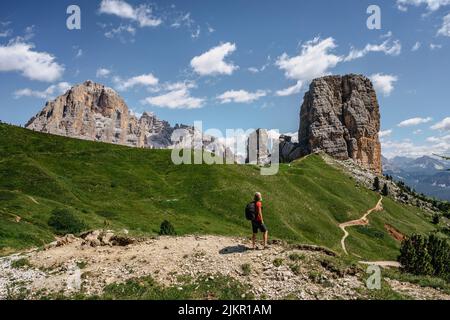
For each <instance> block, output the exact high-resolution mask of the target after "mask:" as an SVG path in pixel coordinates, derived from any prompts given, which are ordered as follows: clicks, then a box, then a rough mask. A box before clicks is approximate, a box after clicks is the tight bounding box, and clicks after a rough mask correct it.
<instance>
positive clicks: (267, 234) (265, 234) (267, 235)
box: [263, 231, 269, 248]
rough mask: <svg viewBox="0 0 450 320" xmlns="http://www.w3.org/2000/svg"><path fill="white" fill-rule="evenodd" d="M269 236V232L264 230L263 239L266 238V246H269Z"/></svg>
mask: <svg viewBox="0 0 450 320" xmlns="http://www.w3.org/2000/svg"><path fill="white" fill-rule="evenodd" d="M268 238H269V232H268V231H266V232H264V235H263V239H264V248H265V247H267V240H268Z"/></svg>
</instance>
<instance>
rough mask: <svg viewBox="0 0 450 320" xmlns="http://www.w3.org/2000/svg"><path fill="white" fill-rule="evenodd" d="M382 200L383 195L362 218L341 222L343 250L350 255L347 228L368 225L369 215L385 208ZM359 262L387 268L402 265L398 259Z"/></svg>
mask: <svg viewBox="0 0 450 320" xmlns="http://www.w3.org/2000/svg"><path fill="white" fill-rule="evenodd" d="M382 202H383V196H380V200H378V202H377V204H376V206H375V207H373V208H371V209H369V210H367V212H366V213H365V214H364V215H363V216H362V218H360V219H358V220H352V221H347V222H344V223H341V224H340V225H339V228H341V230H342V231H344V236H343V237H342V239H341V246H342V250H344V252H345V254H347V255H348V252H347V247H346V246H345V239H347V237H348V236H349V233H348V231H347V230H346V228H347V227H354V226H366V225H368V224H369V219H368V218H367V217H368V216H369V215H370V214H371V213H372V212H374V211H382V210H383V205H382ZM359 263H361V264H366V265H376V266H380V267H385V268H389V267H393V268H400V267H401V265H400V263H398V262H397V261H359Z"/></svg>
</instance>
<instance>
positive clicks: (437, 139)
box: [427, 134, 450, 143]
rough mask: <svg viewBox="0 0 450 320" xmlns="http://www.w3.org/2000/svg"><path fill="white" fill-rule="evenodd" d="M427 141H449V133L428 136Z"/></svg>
mask: <svg viewBox="0 0 450 320" xmlns="http://www.w3.org/2000/svg"><path fill="white" fill-rule="evenodd" d="M427 141H428V142H432V143H445V142H450V134H449V135H446V136H442V137H428V138H427Z"/></svg>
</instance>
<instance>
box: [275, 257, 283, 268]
mask: <svg viewBox="0 0 450 320" xmlns="http://www.w3.org/2000/svg"><path fill="white" fill-rule="evenodd" d="M282 264H283V259H281V258H276V259H275V260H273V265H274V266H275V267H279V266H281V265H282Z"/></svg>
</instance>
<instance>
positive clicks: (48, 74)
mask: <svg viewBox="0 0 450 320" xmlns="http://www.w3.org/2000/svg"><path fill="white" fill-rule="evenodd" d="M55 60H56V58H55V57H54V56H53V55H51V54H50V53H47V52H38V51H35V50H34V45H32V44H29V43H25V42H20V41H13V42H10V43H9V44H8V45H6V46H0V72H11V71H16V72H20V73H21V74H22V75H23V76H24V77H26V78H28V79H31V80H38V81H46V82H53V81H56V80H58V79H59V78H60V77H61V76H62V74H63V73H64V67H63V66H62V65H60V64H58V63H57V62H56V61H55Z"/></svg>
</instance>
